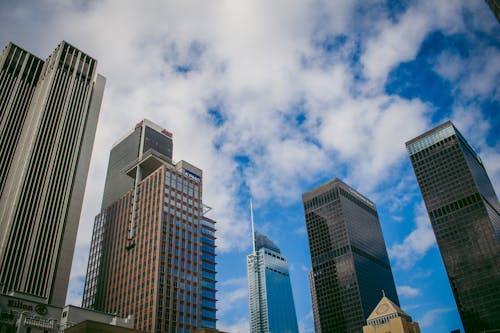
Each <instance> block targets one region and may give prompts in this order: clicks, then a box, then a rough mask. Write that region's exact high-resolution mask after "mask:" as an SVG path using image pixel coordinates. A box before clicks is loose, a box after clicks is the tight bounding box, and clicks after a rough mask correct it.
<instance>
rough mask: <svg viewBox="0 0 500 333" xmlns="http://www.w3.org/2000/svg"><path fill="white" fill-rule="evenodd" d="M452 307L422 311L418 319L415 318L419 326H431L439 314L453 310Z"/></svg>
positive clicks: (438, 317)
mask: <svg viewBox="0 0 500 333" xmlns="http://www.w3.org/2000/svg"><path fill="white" fill-rule="evenodd" d="M453 310H454V309H453V308H437V309H433V310H430V311H427V312H426V313H424V315H423V316H422V318H420V320H417V322H418V323H419V325H420V327H432V326H433V325H434V324H435V323H436V321H437V320H439V319H440V316H441V315H442V314H444V313H448V312H450V311H453Z"/></svg>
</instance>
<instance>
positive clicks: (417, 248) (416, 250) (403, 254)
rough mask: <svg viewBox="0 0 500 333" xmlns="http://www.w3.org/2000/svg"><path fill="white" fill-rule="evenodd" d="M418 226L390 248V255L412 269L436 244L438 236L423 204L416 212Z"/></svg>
mask: <svg viewBox="0 0 500 333" xmlns="http://www.w3.org/2000/svg"><path fill="white" fill-rule="evenodd" d="M415 215H416V216H415V221H416V224H417V227H416V228H415V229H414V230H413V231H412V232H411V233H410V234H409V235H408V236H406V238H405V239H404V240H403V242H402V243H396V244H394V245H393V246H392V247H391V248H390V249H389V256H390V257H391V259H392V260H394V261H395V262H396V266H397V267H399V268H402V269H410V268H412V267H413V266H414V265H415V263H416V262H417V261H418V260H420V259H421V258H423V257H424V256H425V255H426V254H427V252H428V251H429V250H430V249H431V248H432V247H433V246H435V245H436V238H435V236H434V232H433V231H432V226H431V223H430V221H429V218H428V216H427V212H426V210H425V207H424V205H423V204H420V205H419V206H418V208H417V210H416V212H415Z"/></svg>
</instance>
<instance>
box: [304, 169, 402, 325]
mask: <svg viewBox="0 0 500 333" xmlns="http://www.w3.org/2000/svg"><path fill="white" fill-rule="evenodd" d="M302 201H303V203H304V212H305V218H306V226H307V235H308V238H309V249H310V252H311V261H312V281H311V283H313V284H314V285H313V286H312V288H311V291H312V300H313V315H314V323H315V325H314V326H315V327H317V328H319V330H317V331H319V332H323V333H325V332H336V333H361V332H362V331H363V326H364V325H365V323H366V319H367V318H368V316H369V315H370V313H371V312H372V310H373V308H374V307H375V306H376V305H377V303H378V301H379V299H380V291H381V290H385V292H386V294H387V295H388V296H390V298H391V299H393V300H394V301H395V302H396V303H397V304H399V300H398V295H397V293H396V286H395V284H394V279H393V276H392V270H391V266H390V263H389V257H388V256H387V250H386V247H385V243H384V237H383V235H382V229H381V228H380V222H379V220H378V214H377V210H376V207H375V204H374V203H373V202H371V201H370V200H368V199H367V198H365V197H364V196H363V195H361V194H360V193H358V192H357V191H355V190H354V189H352V188H351V187H349V186H348V185H347V184H345V183H343V182H342V181H341V180H339V179H337V178H335V179H333V180H331V181H329V182H327V183H325V184H323V185H320V186H319V187H317V188H315V189H313V190H311V191H309V192H306V193H304V194H303V195H302Z"/></svg>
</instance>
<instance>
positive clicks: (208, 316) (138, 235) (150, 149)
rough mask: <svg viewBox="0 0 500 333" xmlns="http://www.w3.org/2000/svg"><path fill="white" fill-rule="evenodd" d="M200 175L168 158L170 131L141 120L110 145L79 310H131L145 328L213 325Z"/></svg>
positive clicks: (210, 234) (210, 239)
mask: <svg viewBox="0 0 500 333" xmlns="http://www.w3.org/2000/svg"><path fill="white" fill-rule="evenodd" d="M125 177H127V178H129V179H126V181H125V182H122V181H121V179H124V178H125ZM202 179H203V175H202V170H200V169H198V168H197V167H195V166H193V165H191V164H189V163H187V162H185V161H179V162H177V163H174V162H172V134H171V133H169V132H168V131H166V130H164V129H163V128H161V127H159V126H158V125H156V124H154V123H152V122H150V121H148V120H143V121H141V122H140V123H138V124H137V125H136V126H135V128H134V129H133V130H132V131H130V132H129V133H127V135H126V136H125V137H124V138H122V139H121V140H119V141H118V142H117V143H116V144H115V146H114V147H113V149H112V151H111V154H110V163H109V166H108V173H107V178H106V185H105V194H104V197H103V206H104V208H103V209H102V210H101V213H100V214H99V215H97V216H96V219H95V223H94V231H93V234H92V242H91V249H90V255H89V262H88V268H87V276H86V280H85V290H84V294H83V306H84V307H86V308H90V309H95V310H101V311H106V312H111V313H116V314H118V315H119V316H123V317H125V316H127V315H133V316H134V320H135V328H137V329H140V330H142V331H147V332H155V333H156V332H194V331H195V329H196V328H198V327H210V328H215V324H216V315H215V314H216V309H215V303H216V299H215V274H216V273H215V221H213V220H210V219H208V218H206V217H204V216H203V202H202ZM107 201H109V203H106V202H107Z"/></svg>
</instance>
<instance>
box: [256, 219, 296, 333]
mask: <svg viewBox="0 0 500 333" xmlns="http://www.w3.org/2000/svg"><path fill="white" fill-rule="evenodd" d="M252 232H253V218H252ZM253 238H254V239H253V251H252V253H251V254H249V255H247V275H248V308H249V314H250V333H294V332H296V333H298V332H299V330H298V327H297V315H296V313H295V304H294V302H293V294H292V286H291V284H290V275H289V273H288V264H287V261H286V258H285V257H284V256H283V255H282V254H281V252H280V249H279V248H278V247H277V246H276V244H274V243H273V242H272V241H271V240H270V239H269V238H267V237H266V236H264V235H262V234H260V233H258V232H255V233H254V237H253Z"/></svg>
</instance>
